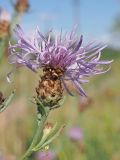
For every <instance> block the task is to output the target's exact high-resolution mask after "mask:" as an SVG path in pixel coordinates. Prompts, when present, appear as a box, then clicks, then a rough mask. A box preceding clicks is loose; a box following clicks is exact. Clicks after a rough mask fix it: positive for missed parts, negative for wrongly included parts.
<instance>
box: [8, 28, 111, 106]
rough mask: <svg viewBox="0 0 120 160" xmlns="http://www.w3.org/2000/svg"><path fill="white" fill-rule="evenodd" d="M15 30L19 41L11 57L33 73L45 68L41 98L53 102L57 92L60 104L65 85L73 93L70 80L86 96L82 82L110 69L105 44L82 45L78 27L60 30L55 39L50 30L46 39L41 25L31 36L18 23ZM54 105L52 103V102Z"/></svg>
mask: <svg viewBox="0 0 120 160" xmlns="http://www.w3.org/2000/svg"><path fill="white" fill-rule="evenodd" d="M14 31H15V33H16V35H17V37H18V42H17V43H16V44H10V46H9V52H10V57H9V60H10V62H11V63H14V64H16V66H18V64H19V66H26V67H28V68H29V69H31V70H32V71H34V72H37V71H38V70H39V69H43V72H44V75H43V76H42V78H41V80H40V82H39V87H38V88H37V89H36V91H37V94H38V95H39V96H40V97H41V99H45V98H47V101H51V97H52V98H53V97H56V96H57V95H58V96H57V98H56V102H55V103H57V102H58V101H59V100H60V99H61V97H62V92H63V88H62V86H64V88H65V89H66V90H67V92H68V93H69V94H70V95H73V94H72V93H71V91H70V90H69V88H68V87H67V82H71V83H72V84H73V85H74V86H75V87H76V89H78V92H79V94H80V95H82V96H86V93H85V91H84V90H83V88H82V86H81V84H83V83H86V82H88V81H89V80H88V78H89V77H92V76H94V75H98V74H103V73H105V72H107V71H108V70H109V69H110V64H111V62H112V61H108V60H100V58H101V52H102V50H103V49H104V48H105V47H106V45H102V44H95V43H94V42H91V43H89V44H87V45H83V43H82V42H83V36H80V38H79V39H78V38H77V36H76V34H75V30H73V31H72V32H71V33H70V34H66V35H65V36H63V35H62V32H61V33H60V35H59V36H56V37H55V39H54V40H52V41H51V31H50V32H49V35H48V37H47V38H46V37H45V36H44V35H43V34H42V33H41V32H40V31H39V29H38V27H37V29H36V32H35V35H34V37H33V38H32V39H30V38H28V37H27V36H26V35H25V33H24V32H23V30H22V28H21V27H20V26H19V25H17V26H16V28H15V29H14ZM48 79H50V80H52V81H49V80H48ZM45 86H47V87H46V90H49V91H48V92H47V95H46V94H45V90H44V88H45ZM49 92H50V93H49ZM48 97H49V100H48ZM45 103H46V102H45ZM51 104H52V105H53V102H51Z"/></svg>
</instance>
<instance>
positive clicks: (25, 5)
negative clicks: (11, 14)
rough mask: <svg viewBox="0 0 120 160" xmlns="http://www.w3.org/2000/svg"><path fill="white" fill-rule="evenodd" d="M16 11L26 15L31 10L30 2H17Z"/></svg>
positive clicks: (22, 0)
mask: <svg viewBox="0 0 120 160" xmlns="http://www.w3.org/2000/svg"><path fill="white" fill-rule="evenodd" d="M15 9H16V11H17V12H19V13H25V12H27V11H28V9H29V0H17V1H16V5H15Z"/></svg>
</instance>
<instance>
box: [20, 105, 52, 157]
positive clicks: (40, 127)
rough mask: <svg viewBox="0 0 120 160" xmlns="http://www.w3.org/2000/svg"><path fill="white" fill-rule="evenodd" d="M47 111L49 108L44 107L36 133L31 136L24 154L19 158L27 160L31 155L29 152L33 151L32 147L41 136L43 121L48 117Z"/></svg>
mask: <svg viewBox="0 0 120 160" xmlns="http://www.w3.org/2000/svg"><path fill="white" fill-rule="evenodd" d="M49 112H50V109H49V108H48V107H45V114H44V115H42V117H41V119H40V121H39V124H38V128H37V130H36V133H35V135H34V137H33V140H32V143H31V145H30V147H29V148H28V150H27V151H26V152H25V154H24V155H23V156H22V157H21V158H20V160H27V159H28V158H29V157H30V156H31V154H32V153H33V152H34V151H33V150H32V149H33V148H34V147H35V145H36V144H37V143H38V142H39V141H40V140H41V138H42V133H43V128H44V124H45V121H46V119H47V117H48V114H49Z"/></svg>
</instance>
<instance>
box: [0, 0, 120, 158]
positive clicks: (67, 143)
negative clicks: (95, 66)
mask: <svg viewBox="0 0 120 160" xmlns="http://www.w3.org/2000/svg"><path fill="white" fill-rule="evenodd" d="M107 1H108V6H106V7H109V2H110V3H112V2H111V1H109V0H107ZM34 3H37V5H38V6H42V3H43V2H42V1H34V2H33V1H32V0H31V1H28V0H18V1H14V0H13V1H12V0H11V1H9V0H7V1H6V2H2V0H0V5H1V9H0V84H1V85H0V90H1V91H2V92H3V93H4V95H5V96H7V95H9V93H11V91H12V90H13V89H16V96H15V98H14V100H13V102H12V104H11V105H10V107H9V108H8V109H7V110H6V111H5V112H4V113H2V114H0V160H15V159H17V157H19V156H20V155H21V154H22V153H23V152H24V151H25V150H26V148H27V147H28V146H29V144H30V141H31V138H32V135H33V134H34V131H35V128H36V124H37V122H36V118H35V117H36V108H35V106H34V105H33V104H32V103H31V102H30V101H29V98H31V97H32V96H34V95H35V87H36V86H37V84H38V80H39V76H38V75H39V74H40V73H39V74H38V75H35V74H34V73H32V72H31V71H30V70H28V69H26V68H21V69H19V70H17V71H16V72H15V74H14V75H13V81H12V83H11V84H9V83H8V82H7V80H6V75H7V73H8V72H10V71H11V69H12V68H13V66H12V65H10V64H9V63H8V55H9V53H8V42H9V40H11V41H15V37H14V34H13V32H12V29H13V28H14V26H15V24H16V23H22V24H23V25H24V23H25V25H26V26H27V24H28V25H29V24H30V22H29V19H30V17H31V16H32V17H33V16H34V15H36V12H38V10H37V9H38V8H35V5H33V4H34ZM44 3H50V2H47V1H46V2H44ZM56 3H58V2H57V1H56ZM65 3H66V2H65ZM82 3H83V1H82V0H71V1H69V2H68V6H69V5H71V6H72V8H73V10H72V11H71V12H72V13H71V14H72V22H73V23H72V26H74V24H76V23H77V24H78V32H79V33H81V32H82V27H81V26H82V22H81V15H80V13H81V12H80V11H81V10H82ZM91 3H94V0H93V2H92V1H91ZM101 3H102V5H103V6H104V1H101ZM114 3H116V5H119V6H120V2H119V1H117V0H116V1H114ZM5 4H7V5H5ZM94 5H96V7H97V3H96V4H94ZM6 6H7V7H8V9H9V6H10V7H11V8H12V9H11V10H12V13H11V12H10V13H9V12H8V11H6V10H7V8H6ZM48 6H49V4H48ZM50 6H51V4H50ZM57 7H58V8H57V9H58V10H59V6H58V5H57ZM62 7H65V6H64V4H63V6H62ZM98 7H99V6H98ZM110 7H111V6H110ZM67 8H68V7H67ZM3 10H5V12H4V15H3V16H1V14H2V11H3ZM43 10H45V11H46V8H45V6H44V7H43ZM110 10H111V12H112V7H111V8H109V12H110ZM106 11H107V8H106ZM39 12H40V10H39ZM66 12H67V9H66ZM101 12H102V11H101ZM93 13H94V14H97V13H96V10H95V11H93ZM48 14H49V13H48ZM86 14H87V13H86ZM99 14H100V13H99ZM26 15H27V16H28V15H29V18H28V21H27V18H25V20H24V16H25V17H27V16H26ZM101 16H103V15H102V14H101ZM1 17H2V18H1ZM54 17H55V15H52V16H51V17H50V16H48V15H44V16H43V15H42V18H43V19H44V25H43V26H44V31H45V32H46V35H47V31H48V30H49V27H51V26H52V24H50V22H51V21H54ZM83 17H84V15H83ZM96 18H97V17H96ZM98 18H99V17H98ZM51 19H52V20H51ZM88 19H89V17H88ZM88 19H87V20H88ZM102 19H105V18H104V17H102ZM39 20H40V19H39ZM87 20H86V21H87ZM91 20H94V21H97V20H96V19H91ZM33 22H34V20H32V19H31V23H33ZM51 23H52V22H51ZM65 23H67V19H66V22H65ZM32 25H33V24H32ZM34 26H35V25H34ZM64 26H65V25H64ZM72 26H69V27H72ZM52 27H53V28H54V25H53V26H52ZM61 27H62V23H61ZM69 27H68V28H69ZM88 27H89V26H88ZM100 27H101V28H102V27H103V26H102V24H101V26H100ZM25 28H27V27H25ZM58 28H59V27H58ZM66 28H67V25H66ZM66 28H65V29H66ZM30 29H31V27H30ZM55 29H56V30H57V28H55ZM63 29H64V28H63ZM90 29H91V30H90V31H91V33H93V32H94V31H93V30H94V28H90ZM96 32H97V31H96ZM29 33H31V30H29ZM86 35H88V34H87V33H86V34H85V37H86ZM90 35H92V34H90ZM93 35H94V34H93ZM53 36H54V35H53ZM93 37H94V36H93ZM93 37H92V36H90V37H88V39H92V38H93ZM103 37H104V36H103ZM97 38H98V39H99V41H102V42H105V43H107V44H108V48H106V49H105V50H104V53H103V55H102V57H103V58H105V59H114V62H113V65H112V68H111V70H110V71H109V72H108V73H107V74H105V75H102V76H97V77H95V78H92V79H91V81H90V83H89V84H87V85H86V86H85V89H86V91H87V94H88V98H87V99H86V98H84V97H80V96H78V95H77V94H76V96H75V97H70V96H68V95H67V94H66V100H65V103H64V105H63V107H61V108H59V109H57V110H55V111H53V112H52V113H51V114H50V116H49V118H48V122H52V123H55V122H56V121H57V122H59V123H61V124H62V123H63V124H65V128H64V130H63V132H62V133H61V135H60V136H59V137H58V138H57V139H56V140H55V141H54V143H53V144H52V145H50V147H49V149H48V150H45V151H43V152H44V154H43V152H42V153H41V152H40V153H38V154H36V155H34V157H31V160H32V159H36V160H73V159H74V160H79V159H80V160H120V13H119V12H116V14H115V15H114V18H113V19H112V18H111V24H110V25H109V27H108V31H107V38H106V36H105V38H103V39H102V38H101V37H100V35H99V36H98V37H97ZM70 87H71V89H73V88H72V86H70ZM74 92H75V91H74ZM76 128H77V129H76ZM49 152H50V153H51V154H50V153H49ZM41 154H43V155H41Z"/></svg>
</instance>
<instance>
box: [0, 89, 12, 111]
mask: <svg viewBox="0 0 120 160" xmlns="http://www.w3.org/2000/svg"><path fill="white" fill-rule="evenodd" d="M14 95H15V90H14V91H13V92H12V93H11V94H10V96H9V97H7V98H6V99H5V101H4V102H3V103H2V104H1V105H0V113H1V112H3V111H4V110H5V109H6V108H7V107H8V105H9V104H10V102H11V101H12V99H13V97H14Z"/></svg>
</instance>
